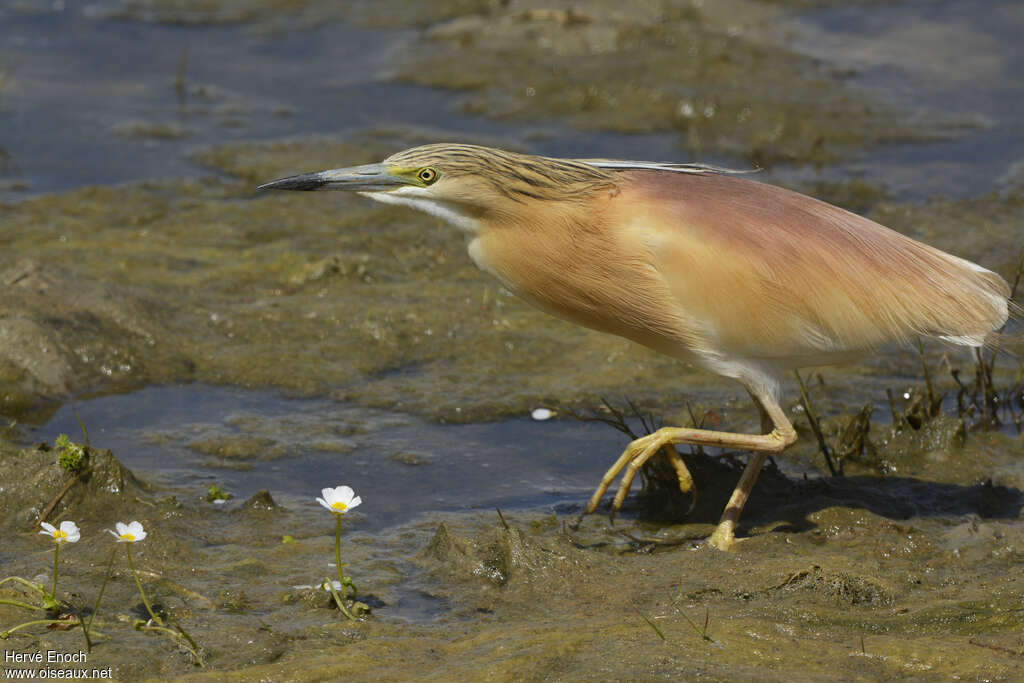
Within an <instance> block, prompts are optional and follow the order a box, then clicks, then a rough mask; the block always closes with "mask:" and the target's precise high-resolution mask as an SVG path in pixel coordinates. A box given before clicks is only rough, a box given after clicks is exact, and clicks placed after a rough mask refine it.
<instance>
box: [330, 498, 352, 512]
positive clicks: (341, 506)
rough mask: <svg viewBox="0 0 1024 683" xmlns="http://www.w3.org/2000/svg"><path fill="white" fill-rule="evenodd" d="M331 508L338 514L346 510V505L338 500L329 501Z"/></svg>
mask: <svg viewBox="0 0 1024 683" xmlns="http://www.w3.org/2000/svg"><path fill="white" fill-rule="evenodd" d="M331 509H332V510H334V511H335V512H337V513H339V514H340V513H342V512H344V511H345V510H348V505H345V504H344V503H342V502H341V501H340V500H339V501H336V502H334V503H331Z"/></svg>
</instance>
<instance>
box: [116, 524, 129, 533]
mask: <svg viewBox="0 0 1024 683" xmlns="http://www.w3.org/2000/svg"><path fill="white" fill-rule="evenodd" d="M114 528H115V529H117V533H116V534H114V535H115V536H123V535H125V534H126V533H128V525H127V524H125V523H124V522H118V523H117V524H115V525H114Z"/></svg>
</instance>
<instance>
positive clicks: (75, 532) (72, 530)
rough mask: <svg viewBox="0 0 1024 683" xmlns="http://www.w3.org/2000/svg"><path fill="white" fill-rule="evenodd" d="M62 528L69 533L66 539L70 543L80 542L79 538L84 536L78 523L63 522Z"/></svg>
mask: <svg viewBox="0 0 1024 683" xmlns="http://www.w3.org/2000/svg"><path fill="white" fill-rule="evenodd" d="M60 530H61V531H63V532H64V533H65V534H67V538H65V539H64V540H66V541H67V542H68V543H78V539H80V538H81V537H82V534H81V531H80V530H79V529H78V525H77V524H75V523H74V522H61V523H60Z"/></svg>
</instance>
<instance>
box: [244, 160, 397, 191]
mask: <svg viewBox="0 0 1024 683" xmlns="http://www.w3.org/2000/svg"><path fill="white" fill-rule="evenodd" d="M407 184H408V181H406V180H404V179H402V178H400V177H398V176H395V175H392V174H391V172H390V171H389V170H388V167H387V166H385V165H384V164H367V165H365V166H352V167H351V168H335V169H331V170H330V171H319V172H317V173H303V174H302V175H293V176H289V177H287V178H281V179H279V180H272V181H270V182H269V183H265V184H263V185H260V186H259V187H258V188H256V189H257V190H348V191H350V192H384V191H387V190H393V189H395V188H397V187H400V186H402V185H407Z"/></svg>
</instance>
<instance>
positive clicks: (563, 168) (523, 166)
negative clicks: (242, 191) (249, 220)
mask: <svg viewBox="0 0 1024 683" xmlns="http://www.w3.org/2000/svg"><path fill="white" fill-rule="evenodd" d="M613 178H614V175H613V174H612V173H611V172H609V171H606V170H604V169H601V168H597V167H596V166H592V165H590V164H587V163H584V162H580V161H572V160H566V159H551V158H548V157H539V156H532V155H527V154H517V153H515V152H506V151H503V150H498V149H492V148H490V147H480V146H477V145H461V144H434V145H424V146H422V147H413V148H412V149H407V150H405V151H404V152H399V153H398V154H393V155H392V156H390V157H388V158H387V159H385V160H384V161H382V162H381V163H379V164H367V165H365V166H352V167H350V168H337V169H331V170H329V171H318V172H316V173H305V174H303V175H297V176H291V177H288V178H282V179H280V180H274V181H272V182H269V183H266V184H265V185H261V186H260V187H259V189H275V190H348V191H350V192H358V193H359V194H361V195H363V196H366V197H370V198H372V199H376V200H378V201H381V202H386V203H389V204H404V205H407V206H411V207H413V208H417V209H420V210H422V211H426V212H428V213H432V214H434V215H437V216H440V217H442V218H445V219H446V220H448V221H450V222H452V223H454V224H455V225H457V226H459V227H461V228H463V229H466V230H470V231H473V230H475V229H476V227H477V226H478V225H479V222H480V221H481V220H490V219H495V218H499V217H509V216H515V215H517V214H518V213H521V212H522V211H523V209H524V205H526V204H528V203H530V202H536V201H571V202H578V201H583V200H584V199H585V198H587V197H588V196H589V195H590V193H591V192H593V191H596V190H598V189H601V188H603V187H608V186H610V185H612V184H613V183H614V179H613Z"/></svg>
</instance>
